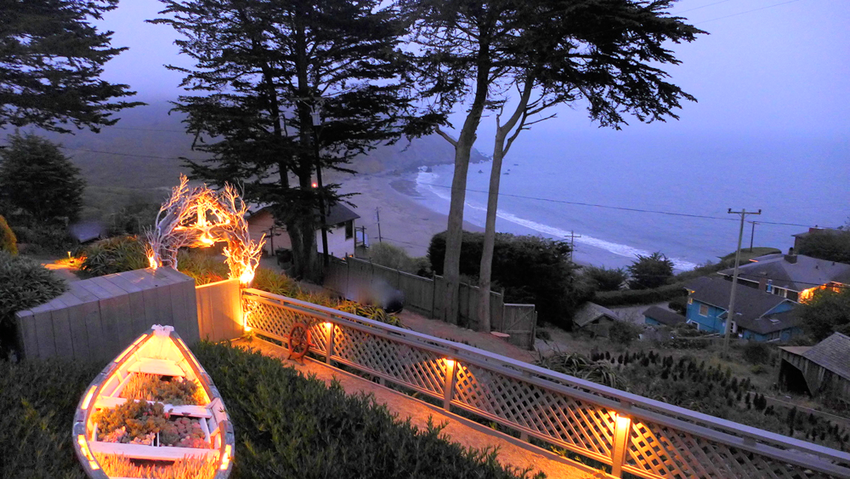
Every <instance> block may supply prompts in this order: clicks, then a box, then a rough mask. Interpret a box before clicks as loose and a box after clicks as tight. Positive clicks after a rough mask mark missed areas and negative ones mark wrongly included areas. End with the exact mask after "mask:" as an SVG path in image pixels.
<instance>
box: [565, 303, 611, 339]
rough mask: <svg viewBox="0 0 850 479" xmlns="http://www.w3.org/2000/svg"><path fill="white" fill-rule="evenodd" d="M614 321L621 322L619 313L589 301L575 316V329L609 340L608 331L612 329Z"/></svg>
mask: <svg viewBox="0 0 850 479" xmlns="http://www.w3.org/2000/svg"><path fill="white" fill-rule="evenodd" d="M614 321H620V317H619V316H618V315H617V313H615V312H614V311H611V310H610V309H608V308H606V307H604V306H600V305H598V304H596V303H591V302H589V301H588V302H587V303H584V305H583V306H582V307H581V308H579V310H578V311H576V314H575V316H573V327H575V328H576V329H582V330H585V331H590V332H591V333H593V334H594V335H595V336H602V337H603V338H607V337H608V330H609V329H611V325H612V324H613V323H614Z"/></svg>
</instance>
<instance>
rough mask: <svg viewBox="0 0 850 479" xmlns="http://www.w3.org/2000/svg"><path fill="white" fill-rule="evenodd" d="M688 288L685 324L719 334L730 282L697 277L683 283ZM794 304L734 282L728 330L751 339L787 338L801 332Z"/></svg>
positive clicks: (725, 315) (724, 318) (723, 318)
mask: <svg viewBox="0 0 850 479" xmlns="http://www.w3.org/2000/svg"><path fill="white" fill-rule="evenodd" d="M685 288H686V289H687V290H688V308H687V314H686V315H685V316H686V318H687V322H688V323H693V324H696V325H697V328H698V329H699V330H700V331H707V332H710V333H723V332H725V331H726V319H727V315H728V310H729V297H730V295H731V294H732V282H731V281H726V280H725V279H723V278H719V277H707V276H705V277H701V278H697V279H695V280H693V281H691V282H689V283H687V284H686V285H685ZM795 307H796V303H794V302H793V301H790V300H788V299H786V298H783V297H781V296H777V295H774V294H770V293H766V292H764V291H759V290H758V289H755V288H748V287H746V286H743V285H740V284H739V285H738V288H737V290H736V294H735V319H734V320H733V321H732V332H733V333H735V334H736V335H737V336H738V337H741V338H744V339H752V340H755V341H777V340H779V341H787V340H788V339H790V338H791V337H792V336H794V335H796V334H799V333H800V332H801V330H800V328H799V326H798V323H799V318H798V316H797V311H796V309H795Z"/></svg>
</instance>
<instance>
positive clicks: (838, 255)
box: [798, 229, 850, 263]
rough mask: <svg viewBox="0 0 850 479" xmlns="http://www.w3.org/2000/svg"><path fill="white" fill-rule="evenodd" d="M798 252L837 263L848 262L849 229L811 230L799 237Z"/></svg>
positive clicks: (849, 251)
mask: <svg viewBox="0 0 850 479" xmlns="http://www.w3.org/2000/svg"><path fill="white" fill-rule="evenodd" d="M799 243H800V249H799V251H798V253H799V254H804V255H806V256H811V257H813V258H819V259H823V260H827V261H836V262H838V263H850V230H844V229H841V230H819V231H812V232H811V233H809V234H807V235H806V236H804V237H802V238H800V241H799Z"/></svg>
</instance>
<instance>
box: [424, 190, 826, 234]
mask: <svg viewBox="0 0 850 479" xmlns="http://www.w3.org/2000/svg"><path fill="white" fill-rule="evenodd" d="M420 184H422V185H427V186H435V187H438V188H447V189H451V188H452V187H451V186H446V185H437V184H434V183H420ZM466 191H471V192H474V193H485V194H489V192H488V191H484V190H473V189H467V190H466ZM499 196H500V197H509V198H519V199H525V200H536V201H546V202H549V203H560V204H566V205H574V206H588V207H593V208H604V209H610V210H619V211H631V212H634V213H654V214H659V215H667V216H683V217H686V218H698V219H709V220H722V221H735V219H734V218H726V217H722V216H709V215H699V214H694V213H678V212H673V211H661V210H648V209H643V208H632V207H628V206H611V205H602V204H598V203H586V202H581V201H568V200H556V199H552V198H540V197H536V196H526V195H513V194H509V193H499ZM759 224H769V225H778V226H799V227H801V228H808V227H811V226H812V225H805V224H799V223H783V222H775V221H759Z"/></svg>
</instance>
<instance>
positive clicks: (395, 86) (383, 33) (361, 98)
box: [153, 0, 421, 280]
mask: <svg viewBox="0 0 850 479" xmlns="http://www.w3.org/2000/svg"><path fill="white" fill-rule="evenodd" d="M161 1H162V2H163V3H164V4H165V5H166V9H165V10H164V11H163V12H161V13H162V14H163V15H164V16H165V17H164V18H159V19H156V20H154V21H153V22H154V23H161V24H168V25H171V26H172V27H173V28H174V29H176V30H177V31H178V32H180V33H181V34H183V35H184V39H182V40H179V41H178V42H177V43H178V45H179V47H180V49H181V52H182V53H183V54H186V55H189V56H191V57H192V58H193V59H195V62H196V63H195V66H194V67H193V68H185V69H184V68H177V67H173V66H170V67H169V68H171V69H174V70H178V71H182V72H183V73H185V74H186V77H185V78H184V80H183V83H182V86H183V87H184V88H185V89H186V90H187V91H188V92H190V94H189V95H185V96H181V97H180V100H179V102H178V104H177V110H179V111H182V112H185V113H186V114H187V120H186V125H187V128H188V130H189V131H190V132H192V133H194V134H195V135H196V138H197V141H196V148H197V149H199V150H201V151H205V152H208V153H210V154H211V158H210V159H208V160H206V161H202V162H189V165H190V167H191V168H192V171H193V175H194V177H196V178H203V179H206V180H210V181H211V182H213V183H215V184H218V185H221V184H223V183H224V182H231V183H238V184H242V185H244V188H245V195H246V197H247V198H248V200H249V201H256V202H258V203H263V204H269V205H272V211H273V213H274V215H275V218H276V219H277V220H278V221H279V222H280V223H282V224H283V225H284V226H285V227H286V230H287V232H288V233H289V236H290V238H291V241H292V251H293V256H294V266H295V273H296V275H297V276H300V277H305V278H308V279H314V280H315V279H318V278H319V277H320V276H321V264H320V262H319V257H318V255H317V247H316V234H315V231H316V229H317V228H318V227H319V216H318V215H317V211H318V206H319V204H320V203H321V204H324V205H332V204H334V203H335V202H337V201H339V199H340V198H339V195H338V194H337V193H336V190H337V186H338V185H333V184H331V185H324V187H323V188H321V189H319V188H313V187H312V178H313V174H314V173H316V172H317V171H319V170H317V168H321V169H333V170H340V171H349V170H348V169H347V164H348V163H349V162H350V161H351V160H352V158H354V157H355V156H357V155H359V154H361V153H363V152H364V151H367V150H369V149H371V148H373V147H374V146H376V145H377V144H379V143H381V142H387V141H390V142H391V141H394V140H395V139H397V138H398V137H399V136H400V135H401V134H403V133H416V132H417V130H418V129H419V125H420V124H421V122H420V121H421V120H416V121H413V120H411V117H409V116H407V114H408V112H409V107H410V102H409V99H408V98H407V97H406V96H405V88H404V82H403V81H402V77H403V76H404V74H405V68H406V66H405V65H406V61H405V58H406V57H405V55H403V54H402V53H401V52H400V50H399V48H398V46H399V38H400V35H402V34H403V32H404V25H403V24H402V23H401V22H400V21H399V19H398V18H397V16H396V15H395V13H394V12H393V11H392V10H388V9H383V8H379V6H378V4H379V2H377V1H355V0H322V1H321V2H318V1H310V0H264V1H247V0H184V1H172V0H161ZM320 199H321V201H320Z"/></svg>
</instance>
